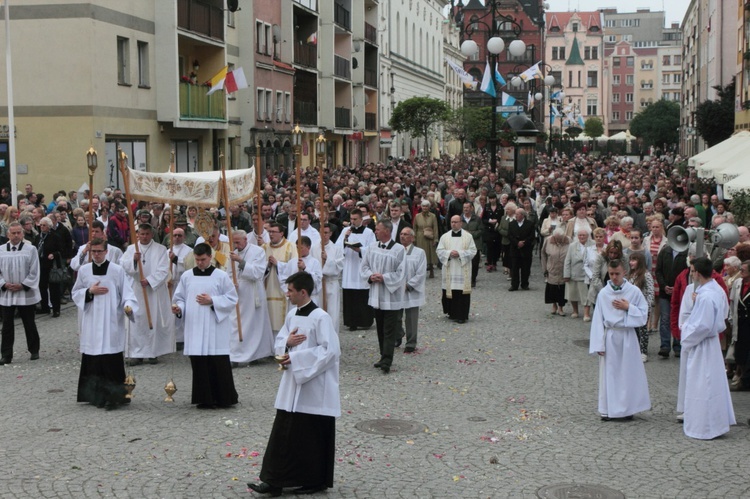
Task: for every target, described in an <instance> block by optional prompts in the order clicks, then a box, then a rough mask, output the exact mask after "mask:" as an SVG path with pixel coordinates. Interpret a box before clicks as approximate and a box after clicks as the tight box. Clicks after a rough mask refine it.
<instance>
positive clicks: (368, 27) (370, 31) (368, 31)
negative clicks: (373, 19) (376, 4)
mask: <svg viewBox="0 0 750 499" xmlns="http://www.w3.org/2000/svg"><path fill="white" fill-rule="evenodd" d="M365 40H367V41H368V42H370V43H372V44H373V45H377V43H378V30H377V28H376V27H375V26H373V25H372V24H368V23H365Z"/></svg>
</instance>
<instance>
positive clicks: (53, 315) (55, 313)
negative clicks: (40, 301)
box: [52, 312, 60, 317]
mask: <svg viewBox="0 0 750 499" xmlns="http://www.w3.org/2000/svg"><path fill="white" fill-rule="evenodd" d="M52 317H60V312H52Z"/></svg>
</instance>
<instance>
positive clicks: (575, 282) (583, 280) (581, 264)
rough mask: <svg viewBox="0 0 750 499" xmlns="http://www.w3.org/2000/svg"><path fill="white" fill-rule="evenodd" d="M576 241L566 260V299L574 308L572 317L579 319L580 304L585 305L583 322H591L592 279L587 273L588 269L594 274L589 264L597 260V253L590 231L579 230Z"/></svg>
mask: <svg viewBox="0 0 750 499" xmlns="http://www.w3.org/2000/svg"><path fill="white" fill-rule="evenodd" d="M576 239H577V240H576V242H575V243H573V244H571V245H570V248H568V255H567V257H566V258H565V269H564V271H563V277H564V278H565V299H566V300H568V301H569V302H570V304H571V305H572V306H573V313H572V314H571V315H570V316H571V317H573V318H575V317H578V304H579V303H580V304H582V305H583V311H584V312H583V321H584V322H589V321H591V304H590V303H589V302H588V294H589V286H588V283H589V281H590V280H591V278H590V276H589V275H588V274H587V273H586V271H587V269H588V271H589V272H592V270H591V267H590V265H588V263H589V261H590V260H592V259H594V258H596V252H595V251H592V249H593V245H592V244H591V242H590V240H589V231H588V230H586V229H585V228H582V229H579V230H578V233H577V234H576Z"/></svg>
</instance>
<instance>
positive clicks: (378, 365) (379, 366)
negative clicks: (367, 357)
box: [372, 361, 383, 369]
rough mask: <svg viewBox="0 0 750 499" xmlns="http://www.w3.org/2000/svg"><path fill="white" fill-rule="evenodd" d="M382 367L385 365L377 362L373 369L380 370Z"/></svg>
mask: <svg viewBox="0 0 750 499" xmlns="http://www.w3.org/2000/svg"><path fill="white" fill-rule="evenodd" d="M382 366H383V364H381V362H380V361H378V362H376V363H374V364H373V365H372V367H375V368H378V369H380V368H381V367H382Z"/></svg>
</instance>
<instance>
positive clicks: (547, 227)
mask: <svg viewBox="0 0 750 499" xmlns="http://www.w3.org/2000/svg"><path fill="white" fill-rule="evenodd" d="M547 212H548V213H549V216H548V217H547V218H545V219H544V220H542V227H541V229H539V233H540V234H541V235H542V237H549V236H550V235H552V232H554V230H555V229H556V228H557V227H558V226H560V225H561V224H562V219H561V218H560V217H559V216H558V210H557V208H556V207H555V206H550V207H549V209H548V210H547Z"/></svg>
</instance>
